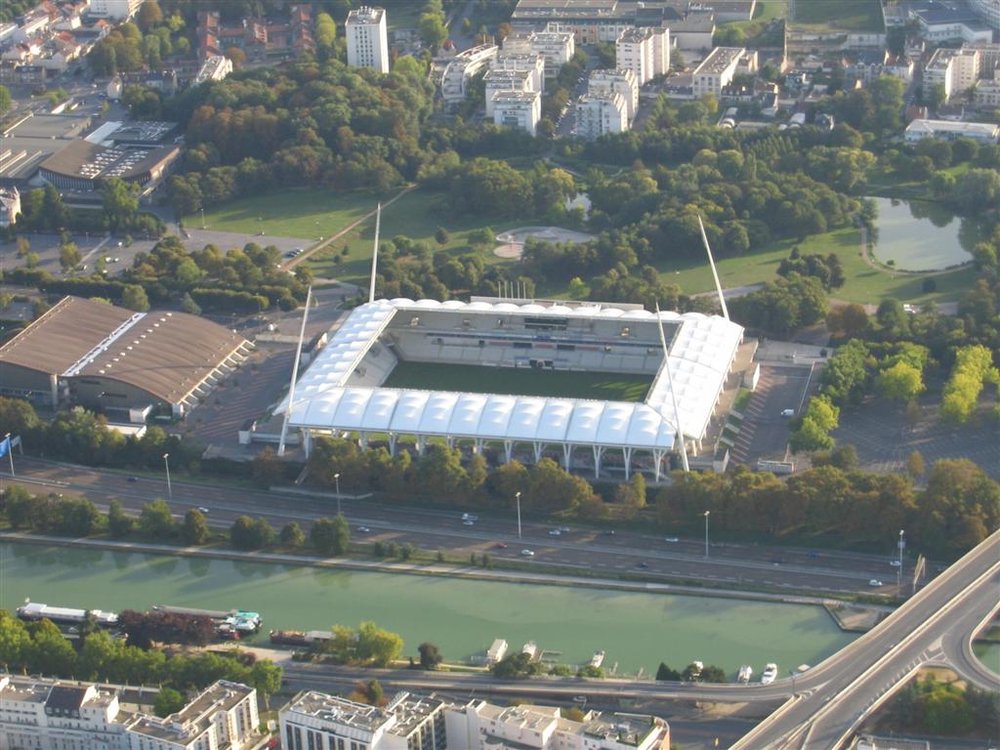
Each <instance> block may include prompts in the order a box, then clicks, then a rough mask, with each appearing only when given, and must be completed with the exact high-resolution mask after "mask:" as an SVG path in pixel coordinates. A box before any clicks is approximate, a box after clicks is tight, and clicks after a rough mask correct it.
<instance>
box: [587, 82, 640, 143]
mask: <svg viewBox="0 0 1000 750" xmlns="http://www.w3.org/2000/svg"><path fill="white" fill-rule="evenodd" d="M628 127H629V121H628V105H627V104H626V103H625V98H624V97H623V96H622V95H621V94H618V93H615V92H614V91H607V92H604V93H599V94H587V95H585V96H581V97H580V98H579V99H578V100H577V102H576V134H577V135H578V136H580V137H581V138H589V139H595V138H600V137H601V136H602V135H608V134H609V133H622V132H624V131H626V130H628Z"/></svg>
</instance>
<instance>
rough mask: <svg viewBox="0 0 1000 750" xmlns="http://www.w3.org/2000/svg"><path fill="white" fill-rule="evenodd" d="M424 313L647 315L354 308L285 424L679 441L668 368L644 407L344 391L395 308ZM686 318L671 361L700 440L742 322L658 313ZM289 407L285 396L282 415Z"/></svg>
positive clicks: (501, 305) (399, 302)
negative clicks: (426, 311) (430, 311)
mask: <svg viewBox="0 0 1000 750" xmlns="http://www.w3.org/2000/svg"><path fill="white" fill-rule="evenodd" d="M427 309H441V310H454V311H456V312H457V313H461V312H462V311H491V310H492V311H495V312H510V313H519V314H530V315H532V316H549V315H551V316H554V317H555V316H557V317H581V318H615V319H617V320H622V321H627V320H650V319H654V318H655V317H656V316H655V314H654V313H650V312H647V311H645V310H622V309H620V308H615V307H603V306H599V305H596V304H595V305H587V306H584V307H576V308H569V307H564V306H562V305H554V306H551V307H545V306H543V305H539V304H535V303H530V304H522V305H518V304H514V303H511V302H498V303H489V302H481V301H480V302H474V303H464V302H459V301H454V300H453V301H449V302H444V303H441V302H437V301H435V300H418V301H416V302H414V301H412V300H408V299H395V300H379V301H377V302H372V303H368V304H365V305H362V306H360V307H358V308H356V309H355V310H354V311H352V313H351V315H350V316H349V317H348V318H347V320H346V321H344V323H343V325H342V326H341V327H340V329H339V330H338V331H337V332H336V333H335V334H334V336H333V338H332V340H331V341H330V343H329V344H328V345H327V346H326V348H325V349H324V350H323V351H322V352H321V353H320V354H319V355H318V356H317V358H316V360H315V361H314V362H313V363H312V365H310V367H309V368H308V369H307V370H306V372H305V373H304V374H303V375H302V376H301V377H300V378H299V381H298V383H297V384H296V390H295V403H294V405H293V407H292V409H291V414H290V417H289V425H291V426H293V427H301V428H316V429H330V430H338V431H357V432H369V433H372V432H386V433H395V434H407V435H437V436H447V437H464V438H482V439H488V440H513V441H523V442H541V443H552V444H562V443H570V444H575V445H600V446H631V447H634V448H647V449H650V448H658V449H665V450H669V449H670V448H672V447H673V444H674V438H675V433H676V430H677V428H676V420H675V417H674V409H673V404H672V401H671V399H670V390H669V386H668V383H667V378H666V366H661V368H660V372H659V373H658V375H657V377H656V379H655V380H654V381H653V385H652V387H651V388H650V392H649V395H648V397H647V399H646V402H645V403H623V402H618V401H591V400H583V399H565V398H552V397H547V398H546V397H535V396H512V395H500V394H479V393H455V392H447V391H417V390H398V389H389V388H358V387H347V386H346V385H345V384H346V383H347V380H348V378H349V376H350V375H351V373H352V372H353V371H354V370H355V368H356V367H357V365H358V364H359V363H360V361H361V359H362V358H363V357H364V355H365V353H366V352H367V351H368V349H369V348H370V347H371V346H372V344H373V343H375V341H376V340H377V339H378V337H379V335H381V333H382V331H383V330H384V329H385V327H386V326H387V325H388V323H389V321H390V320H392V318H393V316H394V315H395V314H396V312H400V311H402V312H406V311H418V310H427ZM660 318H661V319H662V320H663V321H664V322H678V321H679V322H680V323H681V326H680V328H679V330H678V332H677V334H676V335H675V337H674V340H673V343H672V345H671V348H670V353H669V357H668V360H667V363H668V364H669V368H670V375H671V377H672V379H673V387H674V390H675V393H676V398H677V404H678V411H679V413H680V420H681V426H682V427H683V429H684V433H685V434H687V435H694V436H696V437H700V436H701V435H702V434H703V433H704V430H705V428H706V427H707V425H708V421H709V419H710V418H711V416H712V412H713V410H714V408H715V402H716V398H717V396H718V394H719V392H720V391H721V390H722V386H723V385H724V383H725V379H726V376H727V374H728V372H729V367H730V365H731V363H732V359H733V356H734V354H735V351H736V347H737V346H738V345H739V342H740V340H741V337H742V335H743V329H742V327H740V326H739V325H737V324H735V323H732V322H730V321H727V320H725V319H723V318H719V317H714V316H706V315H702V314H700V313H687V314H684V315H678V314H677V313H672V312H661V313H660ZM286 408H287V400H286V402H285V403H283V404H282V405H281V406H280V407H279V409H278V410H279V411H284V410H285V409H286Z"/></svg>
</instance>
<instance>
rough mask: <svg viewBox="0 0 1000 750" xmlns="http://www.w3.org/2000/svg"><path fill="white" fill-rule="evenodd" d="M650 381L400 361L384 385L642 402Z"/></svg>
mask: <svg viewBox="0 0 1000 750" xmlns="http://www.w3.org/2000/svg"><path fill="white" fill-rule="evenodd" d="M650 383H652V378H650V377H649V376H646V375H623V374H620V373H615V374H610V373H600V372H556V371H553V370H534V369H530V368H523V369H511V368H509V367H477V366H476V365H445V364H435V363H428V362H400V363H399V364H398V365H396V368H395V369H394V370H393V371H392V373H391V374H390V375H389V379H388V380H387V381H386V382H385V384H384V385H383V387H384V388H417V389H421V390H438V391H468V392H469V393H501V394H510V395H517V396H561V397H563V398H586V399H597V400H602V401H642V399H643V398H645V397H646V393H647V391H649V385H650Z"/></svg>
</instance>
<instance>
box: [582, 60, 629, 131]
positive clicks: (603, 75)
mask: <svg viewBox="0 0 1000 750" xmlns="http://www.w3.org/2000/svg"><path fill="white" fill-rule="evenodd" d="M587 93H588V94H604V93H615V94H621V97H622V99H624V100H625V117H626V119H627V120H628V122H629V123H630V124H631V122H632V120H633V118H634V117H635V112H636V110H637V109H638V108H639V84H638V82H637V81H636V77H635V73H633V72H632V71H631V70H625V69H618V70H594V71H591V73H590V77H589V78H588V79H587Z"/></svg>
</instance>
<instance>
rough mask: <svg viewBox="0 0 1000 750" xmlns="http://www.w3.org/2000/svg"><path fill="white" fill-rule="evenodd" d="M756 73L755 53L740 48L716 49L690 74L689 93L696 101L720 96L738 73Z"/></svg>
mask: <svg viewBox="0 0 1000 750" xmlns="http://www.w3.org/2000/svg"><path fill="white" fill-rule="evenodd" d="M756 71H757V52H756V51H754V50H750V51H747V50H746V49H744V48H742V47H716V48H715V49H713V50H712V52H711V54H709V56H708V57H706V58H705V59H704V60H703V61H702V62H701V64H700V65H699V66H698V67H697V68H695V69H694V72H693V73H692V74H691V91H692V93H693V94H694V97H695V98H696V99H698V98H700V97H702V96H706V95H712V96H714V97H716V98H719V97H721V96H722V90H723V89H724V88H725V87H726V86H728V85H729V84H730V83H732V82H733V78H734V77H735V76H736V75H737V74H738V73H748V74H752V73H755V72H756Z"/></svg>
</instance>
